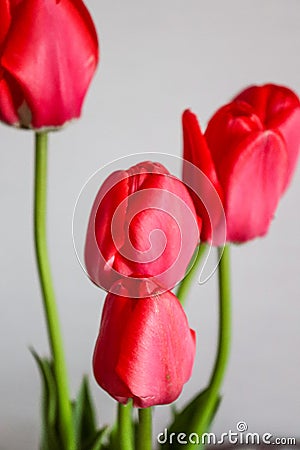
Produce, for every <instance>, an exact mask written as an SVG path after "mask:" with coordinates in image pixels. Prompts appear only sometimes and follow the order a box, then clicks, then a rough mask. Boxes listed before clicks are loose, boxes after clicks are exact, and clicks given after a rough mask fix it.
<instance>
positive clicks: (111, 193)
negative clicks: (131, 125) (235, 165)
mask: <svg viewBox="0 0 300 450" xmlns="http://www.w3.org/2000/svg"><path fill="white" fill-rule="evenodd" d="M198 241H199V230H198V224H197V217H196V212H195V208H194V205H193V202H192V199H191V197H190V195H189V193H188V190H187V188H186V187H185V186H184V184H183V183H182V182H181V181H180V180H179V179H178V178H176V177H174V176H172V175H171V174H170V173H169V172H168V171H167V170H166V169H165V167H163V166H162V165H161V164H158V163H152V162H149V161H147V162H143V163H139V164H137V165H136V166H134V167H131V168H130V169H129V170H127V171H124V170H123V171H117V172H114V173H112V174H111V175H110V176H109V177H108V178H107V179H106V181H105V182H104V183H103V185H102V186H101V188H100V190H99V192H98V194H97V196H96V199H95V201H94V205H93V207H92V211H91V215H90V219H89V225H88V230H87V237H86V246H85V264H86V269H87V272H88V274H89V276H90V278H91V279H92V281H94V283H96V284H97V285H98V286H100V287H102V288H104V289H105V290H107V291H110V292H111V286H112V285H113V284H114V283H115V281H117V280H119V279H122V278H123V279H127V280H130V279H131V280H132V292H131V294H130V296H134V291H135V286H136V280H137V279H139V278H141V277H145V278H153V280H154V281H155V283H156V284H157V285H159V286H161V287H162V289H164V290H169V289H171V288H173V287H174V286H175V285H176V283H177V282H178V281H180V280H181V279H182V278H183V276H184V274H185V271H186V268H187V266H188V264H189V262H190V259H191V258H192V256H193V253H194V251H195V248H196V246H197V243H198ZM127 286H129V284H128V282H127Z"/></svg>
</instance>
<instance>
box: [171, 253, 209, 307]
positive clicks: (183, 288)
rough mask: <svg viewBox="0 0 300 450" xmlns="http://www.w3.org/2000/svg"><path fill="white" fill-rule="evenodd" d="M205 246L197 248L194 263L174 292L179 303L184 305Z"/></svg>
mask: <svg viewBox="0 0 300 450" xmlns="http://www.w3.org/2000/svg"><path fill="white" fill-rule="evenodd" d="M206 248H207V245H206V244H200V245H199V247H198V248H197V256H196V258H195V261H193V263H192V264H193V265H192V267H191V269H190V270H188V273H187V275H186V276H185V277H184V279H183V280H182V282H181V283H180V284H179V287H178V289H177V291H176V297H177V298H178V299H179V300H180V303H182V304H183V303H184V302H185V299H186V297H187V295H188V292H189V289H190V287H191V284H192V281H193V279H194V277H195V275H196V273H197V271H198V268H199V264H200V262H201V260H202V257H203V255H204V253H205V252H206Z"/></svg>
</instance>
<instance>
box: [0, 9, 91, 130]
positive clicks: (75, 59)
mask: <svg viewBox="0 0 300 450" xmlns="http://www.w3.org/2000/svg"><path fill="white" fill-rule="evenodd" d="M97 60H98V43H97V39H96V32H95V29H94V26H93V23H92V21H91V19H90V16H89V13H88V11H87V10H86V8H85V6H84V5H83V3H82V2H81V1H79V0H76V1H75V2H74V1H71V0H60V1H56V0H23V1H22V2H21V3H20V4H19V5H18V7H17V8H16V9H15V11H14V15H13V20H12V23H11V27H10V29H9V31H8V35H7V39H6V42H5V47H4V49H3V54H2V58H1V65H2V67H3V68H4V69H6V70H7V71H8V72H9V73H10V74H11V76H12V77H13V78H14V79H15V80H16V81H17V82H18V84H19V86H20V89H21V90H22V91H23V94H24V98H25V102H26V103H25V107H26V108H27V109H28V110H29V111H30V113H31V117H32V120H31V124H30V125H31V126H32V127H34V128H36V129H38V128H44V127H56V126H61V125H62V124H64V123H65V122H67V121H69V120H71V119H73V118H76V117H79V116H80V113H81V107H82V102H83V99H84V96H85V93H86V91H87V88H88V85H89V83H90V81H91V78H92V75H93V73H94V70H95V67H96V65H97ZM19 115H20V120H21V123H22V120H23V116H22V111H21V113H20V114H19ZM25 121H27V117H25ZM26 125H27V123H26Z"/></svg>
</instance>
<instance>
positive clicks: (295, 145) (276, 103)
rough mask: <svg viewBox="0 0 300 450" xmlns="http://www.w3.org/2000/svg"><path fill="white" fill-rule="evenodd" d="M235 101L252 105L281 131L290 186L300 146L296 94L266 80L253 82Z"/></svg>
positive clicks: (270, 126) (299, 110) (267, 125)
mask: <svg viewBox="0 0 300 450" xmlns="http://www.w3.org/2000/svg"><path fill="white" fill-rule="evenodd" d="M234 101H243V102H246V103H248V104H249V105H251V106H252V108H253V109H254V110H255V111H256V113H257V115H258V116H259V117H260V120H261V121H262V123H264V125H265V128H266V129H273V130H275V131H280V133H281V135H282V137H283V139H284V140H285V143H286V149H287V153H288V168H287V174H286V181H285V183H284V186H283V191H285V190H286V189H287V187H288V186H289V184H290V182H291V178H292V176H293V174H294V171H295V168H296V163H297V160H298V157H299V150H300V133H299V127H300V102H299V98H298V97H297V95H296V94H295V93H294V92H293V91H291V90H290V89H288V88H286V87H285V86H277V85H273V84H266V85H264V86H250V87H249V88H248V89H246V90H244V91H243V92H241V93H240V94H239V95H238V96H237V97H236V98H235V99H234Z"/></svg>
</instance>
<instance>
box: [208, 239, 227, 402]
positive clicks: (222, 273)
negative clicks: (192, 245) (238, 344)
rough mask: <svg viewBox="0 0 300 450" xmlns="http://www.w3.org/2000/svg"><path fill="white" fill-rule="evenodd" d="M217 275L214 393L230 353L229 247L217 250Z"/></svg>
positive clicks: (212, 388) (222, 376)
mask: <svg viewBox="0 0 300 450" xmlns="http://www.w3.org/2000/svg"><path fill="white" fill-rule="evenodd" d="M218 253H219V257H220V258H221V259H220V263H219V267H218V274H219V336H218V352H217V358H216V361H215V365H214V369H213V373H212V376H211V379H210V383H209V387H210V389H211V390H212V391H213V392H214V393H215V394H218V391H219V389H220V387H221V384H222V381H223V378H224V374H225V371H226V367H227V362H228V357H229V353H230V338H231V292H230V251H229V245H226V246H225V247H224V251H223V254H222V248H219V249H218Z"/></svg>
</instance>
